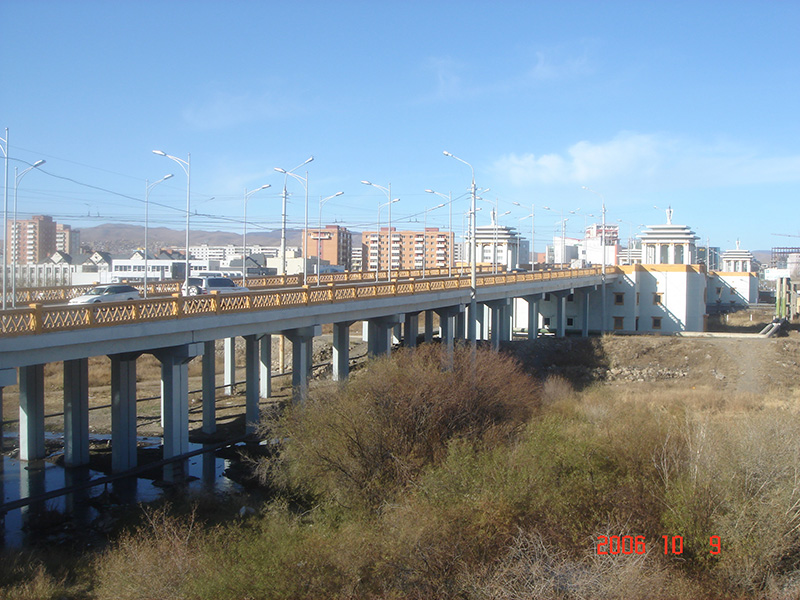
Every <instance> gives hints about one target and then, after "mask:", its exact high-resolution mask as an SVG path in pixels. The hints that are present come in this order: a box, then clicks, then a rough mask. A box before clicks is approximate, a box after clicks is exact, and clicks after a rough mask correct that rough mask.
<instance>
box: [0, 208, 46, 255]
mask: <svg viewBox="0 0 800 600" xmlns="http://www.w3.org/2000/svg"><path fill="white" fill-rule="evenodd" d="M5 239H6V252H7V253H8V257H9V264H13V263H14V262H16V263H17V264H19V265H26V264H35V263H39V262H42V261H43V260H45V259H46V258H48V257H49V256H50V255H52V254H53V253H54V252H55V251H56V222H55V221H53V217H50V216H47V215H36V216H34V217H31V218H30V219H17V221H9V222H8V228H7V229H6V237H5Z"/></svg>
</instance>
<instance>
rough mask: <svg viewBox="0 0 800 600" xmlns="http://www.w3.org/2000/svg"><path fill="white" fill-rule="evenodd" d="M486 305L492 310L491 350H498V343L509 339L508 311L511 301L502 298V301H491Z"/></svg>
mask: <svg viewBox="0 0 800 600" xmlns="http://www.w3.org/2000/svg"><path fill="white" fill-rule="evenodd" d="M486 304H487V305H488V306H489V308H490V309H491V310H492V329H491V341H492V350H499V349H500V342H505V341H508V340H509V339H510V336H509V332H510V330H511V325H510V320H511V319H510V310H509V309H510V307H511V299H510V298H503V299H502V300H493V301H492V302H487V303H486Z"/></svg>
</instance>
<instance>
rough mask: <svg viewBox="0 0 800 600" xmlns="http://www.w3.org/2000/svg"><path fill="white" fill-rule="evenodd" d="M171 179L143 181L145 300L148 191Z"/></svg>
mask: <svg viewBox="0 0 800 600" xmlns="http://www.w3.org/2000/svg"><path fill="white" fill-rule="evenodd" d="M171 177H172V173H170V174H169V175H164V176H163V177H162V178H161V179H159V180H158V181H156V182H154V183H150V182H149V181H148V180H147V179H145V180H144V297H145V298H147V228H148V222H149V220H150V215H149V212H150V190H151V189H153V188H154V187H156V186H157V185H158V184H159V183H161V182H162V181H166V180H167V179H169V178H171Z"/></svg>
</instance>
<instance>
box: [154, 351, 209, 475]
mask: <svg viewBox="0 0 800 600" xmlns="http://www.w3.org/2000/svg"><path fill="white" fill-rule="evenodd" d="M202 353H203V344H201V343H194V344H183V345H181V346H172V347H169V348H160V349H158V350H156V351H154V352H153V355H154V356H155V357H156V358H157V359H158V360H159V361H160V362H161V404H162V406H163V407H164V408H163V411H164V414H163V415H162V420H163V422H164V458H173V457H176V456H180V455H181V454H186V453H187V452H188V451H189V361H191V360H192V359H193V358H195V357H196V356H200V355H201V354H202ZM183 467H184V465H183V464H182V463H172V464H170V465H167V466H166V467H164V479H165V480H167V481H176V480H179V479H181V478H182V477H183V476H184V474H185V470H184V468H183Z"/></svg>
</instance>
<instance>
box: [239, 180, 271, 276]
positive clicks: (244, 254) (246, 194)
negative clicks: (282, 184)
mask: <svg viewBox="0 0 800 600" xmlns="http://www.w3.org/2000/svg"><path fill="white" fill-rule="evenodd" d="M268 187H272V186H271V185H270V184H269V183H267V184H264V185H262V186H261V187H260V188H258V189H255V190H253V191H251V192H248V191H247V188H245V190H244V226H243V228H242V287H245V286H246V285H247V262H246V261H247V201H248V200H249V199H250V196H252V195H253V194H255V193H256V192H260V191H261V190H265V189H267V188H268Z"/></svg>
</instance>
